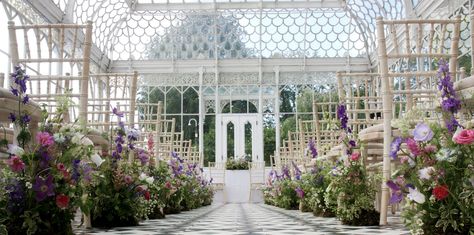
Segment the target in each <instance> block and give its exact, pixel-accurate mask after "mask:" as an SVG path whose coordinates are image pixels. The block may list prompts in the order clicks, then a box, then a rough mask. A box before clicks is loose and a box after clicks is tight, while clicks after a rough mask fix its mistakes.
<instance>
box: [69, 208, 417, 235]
mask: <svg viewBox="0 0 474 235" xmlns="http://www.w3.org/2000/svg"><path fill="white" fill-rule="evenodd" d="M398 221H399V220H398V218H396V217H391V218H390V224H391V225H390V226H384V227H353V226H343V225H341V224H340V222H339V221H337V220H336V219H334V218H319V217H315V216H313V215H312V214H311V213H301V212H299V211H288V210H283V209H280V208H276V207H272V206H267V205H264V204H216V205H212V206H208V207H203V208H199V209H197V210H193V211H188V212H183V213H181V214H177V215H167V216H166V219H162V220H148V221H144V222H142V223H141V224H140V226H137V227H123V228H115V229H111V230H97V229H93V230H85V231H79V230H78V231H76V232H77V234H94V235H95V234H110V235H112V234H113V235H115V234H124V235H125V234H130V235H131V234H208V235H211V234H271V235H277V234H360V235H362V234H393V235H395V234H397V235H398V234H409V233H408V231H406V230H405V229H404V228H403V226H402V225H401V224H400V222H398Z"/></svg>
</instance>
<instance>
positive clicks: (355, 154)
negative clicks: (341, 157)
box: [350, 152, 360, 161]
mask: <svg viewBox="0 0 474 235" xmlns="http://www.w3.org/2000/svg"><path fill="white" fill-rule="evenodd" d="M350 158H351V160H352V161H357V160H359V158H360V153H359V152H353V153H352V154H351V157H350Z"/></svg>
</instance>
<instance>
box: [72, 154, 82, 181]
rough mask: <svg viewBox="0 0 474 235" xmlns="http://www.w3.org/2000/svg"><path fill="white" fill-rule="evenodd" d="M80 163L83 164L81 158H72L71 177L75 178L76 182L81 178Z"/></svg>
mask: <svg viewBox="0 0 474 235" xmlns="http://www.w3.org/2000/svg"><path fill="white" fill-rule="evenodd" d="M80 164H81V160H79V159H74V160H72V176H71V179H72V180H74V181H75V182H77V181H78V180H79V177H80V176H81V173H80V172H79V170H80Z"/></svg>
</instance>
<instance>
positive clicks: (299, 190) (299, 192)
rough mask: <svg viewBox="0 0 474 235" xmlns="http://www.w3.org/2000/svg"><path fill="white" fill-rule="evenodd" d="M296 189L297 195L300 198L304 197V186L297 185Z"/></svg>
mask: <svg viewBox="0 0 474 235" xmlns="http://www.w3.org/2000/svg"><path fill="white" fill-rule="evenodd" d="M295 191H296V196H298V198H300V199H303V198H304V191H303V189H302V188H300V187H296V189H295Z"/></svg>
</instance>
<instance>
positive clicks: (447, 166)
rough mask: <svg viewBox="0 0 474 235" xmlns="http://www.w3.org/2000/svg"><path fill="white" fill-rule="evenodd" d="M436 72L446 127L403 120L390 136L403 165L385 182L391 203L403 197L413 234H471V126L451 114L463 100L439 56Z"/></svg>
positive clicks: (473, 220)
mask: <svg viewBox="0 0 474 235" xmlns="http://www.w3.org/2000/svg"><path fill="white" fill-rule="evenodd" d="M438 74H439V78H440V81H439V87H438V88H439V90H440V92H441V99H442V100H441V110H442V112H443V115H442V116H443V119H444V123H445V126H444V127H442V126H439V125H437V124H436V123H431V124H429V123H427V122H426V121H422V122H418V123H417V124H416V126H409V125H405V126H404V127H405V130H402V133H404V134H403V135H402V136H401V137H398V138H395V139H394V140H393V142H392V146H391V153H390V156H391V157H392V158H393V159H394V160H399V161H400V163H401V166H400V167H399V169H398V170H397V171H396V172H395V173H394V174H393V177H392V179H391V180H389V181H388V182H387V186H388V187H389V188H390V189H391V192H392V195H391V197H390V203H392V204H394V203H399V202H401V201H402V200H403V199H404V198H405V199H406V200H405V202H406V203H405V205H404V207H403V211H402V218H403V221H404V223H405V225H406V226H407V227H408V228H409V229H410V230H411V232H412V233H413V234H474V226H473V225H474V205H473V203H472V202H474V158H473V157H472V156H473V153H474V129H470V128H469V127H462V126H461V125H460V124H459V123H458V121H457V120H456V118H455V114H456V113H457V112H458V110H459V109H460V105H461V102H460V101H459V100H458V99H457V96H456V93H455V92H454V89H453V84H452V82H451V77H450V73H449V66H448V64H447V63H446V62H445V61H443V60H440V61H439V73H438ZM405 123H413V121H406V122H405ZM413 127H414V129H413ZM471 128H472V127H471ZM410 130H413V131H410Z"/></svg>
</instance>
